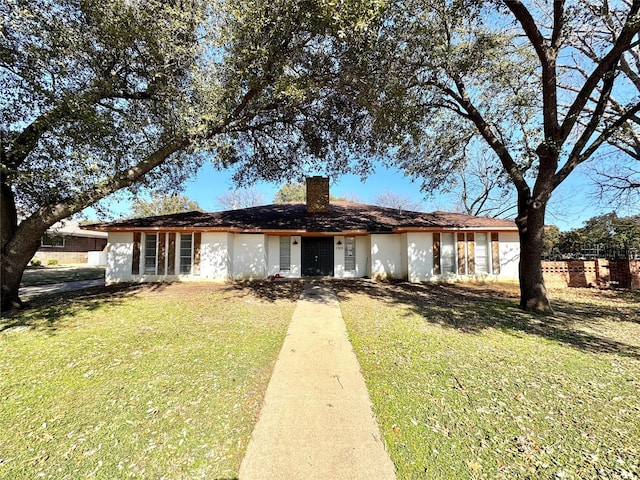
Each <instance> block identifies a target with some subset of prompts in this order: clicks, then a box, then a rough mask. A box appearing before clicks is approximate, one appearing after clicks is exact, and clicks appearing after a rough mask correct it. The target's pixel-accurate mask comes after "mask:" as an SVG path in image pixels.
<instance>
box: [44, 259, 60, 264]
mask: <svg viewBox="0 0 640 480" xmlns="http://www.w3.org/2000/svg"><path fill="white" fill-rule="evenodd" d="M47 265H58V260H56V259H55V258H50V259H49V260H47Z"/></svg>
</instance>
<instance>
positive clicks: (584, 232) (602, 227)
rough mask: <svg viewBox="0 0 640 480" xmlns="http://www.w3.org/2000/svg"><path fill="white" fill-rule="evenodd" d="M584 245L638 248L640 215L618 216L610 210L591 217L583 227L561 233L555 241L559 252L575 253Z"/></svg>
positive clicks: (639, 243)
mask: <svg viewBox="0 0 640 480" xmlns="http://www.w3.org/2000/svg"><path fill="white" fill-rule="evenodd" d="M585 245H587V246H595V245H602V246H605V247H609V248H612V249H619V250H626V249H629V248H632V249H636V250H640V215H633V216H630V217H618V215H617V214H616V213H615V212H611V213H607V214H605V215H600V216H597V217H593V218H590V219H589V220H587V221H586V222H584V227H581V228H576V229H573V230H570V231H568V232H563V233H561V234H560V238H559V239H558V242H557V248H558V250H559V251H560V252H561V253H576V252H579V251H580V249H581V248H582V247H583V246H585Z"/></svg>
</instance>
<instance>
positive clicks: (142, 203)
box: [131, 194, 202, 217]
mask: <svg viewBox="0 0 640 480" xmlns="http://www.w3.org/2000/svg"><path fill="white" fill-rule="evenodd" d="M192 211H202V210H201V208H200V205H198V202H196V201H195V200H191V199H190V198H189V197H187V196H185V195H175V194H174V195H170V194H169V195H167V194H165V195H161V194H155V195H153V196H152V197H151V200H145V199H144V198H140V197H136V198H135V199H134V200H133V203H132V204H131V214H132V216H133V217H151V216H154V215H169V214H171V213H181V212H192Z"/></svg>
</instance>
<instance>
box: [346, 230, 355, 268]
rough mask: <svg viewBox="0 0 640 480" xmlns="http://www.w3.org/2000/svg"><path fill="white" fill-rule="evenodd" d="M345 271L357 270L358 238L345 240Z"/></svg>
mask: <svg viewBox="0 0 640 480" xmlns="http://www.w3.org/2000/svg"><path fill="white" fill-rule="evenodd" d="M344 269H345V270H346V271H355V269H356V237H345V239H344Z"/></svg>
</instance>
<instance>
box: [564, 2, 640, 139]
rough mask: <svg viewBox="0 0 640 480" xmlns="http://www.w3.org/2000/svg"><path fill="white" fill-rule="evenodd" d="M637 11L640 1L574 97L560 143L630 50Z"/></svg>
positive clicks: (639, 27)
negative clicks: (605, 79) (597, 90)
mask: <svg viewBox="0 0 640 480" xmlns="http://www.w3.org/2000/svg"><path fill="white" fill-rule="evenodd" d="M639 10H640V0H633V2H632V5H631V7H630V8H629V13H628V15H627V19H626V21H625V24H624V26H623V28H622V31H621V32H620V35H619V36H618V38H617V39H616V41H615V43H614V44H613V46H612V47H611V49H610V50H609V52H608V53H607V54H606V55H605V56H604V57H603V58H602V59H601V60H600V62H599V63H598V64H597V66H596V68H595V69H594V70H593V72H592V73H591V75H590V76H589V78H587V80H586V81H585V82H584V85H583V86H582V89H581V90H580V92H579V93H578V95H576V98H575V100H574V101H573V103H572V104H571V106H570V107H569V110H568V111H567V114H566V115H565V118H564V122H563V124H562V127H561V129H562V130H561V136H560V139H561V141H562V143H564V141H565V140H566V139H567V138H568V137H569V135H570V133H571V131H572V130H573V128H574V126H575V124H576V122H577V121H578V118H579V116H580V113H581V112H582V111H583V110H584V107H585V105H586V104H587V102H588V101H589V98H590V97H591V95H592V94H593V91H594V90H595V89H596V88H597V87H598V84H599V83H600V82H601V81H602V80H603V78H604V77H605V76H606V75H614V74H615V69H616V66H617V65H618V62H619V60H620V57H621V56H622V55H623V54H624V52H626V51H627V50H629V49H630V48H632V41H633V38H634V37H635V35H636V34H637V33H638V31H640V17H639V16H638V11H639Z"/></svg>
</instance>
